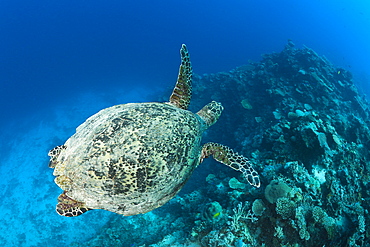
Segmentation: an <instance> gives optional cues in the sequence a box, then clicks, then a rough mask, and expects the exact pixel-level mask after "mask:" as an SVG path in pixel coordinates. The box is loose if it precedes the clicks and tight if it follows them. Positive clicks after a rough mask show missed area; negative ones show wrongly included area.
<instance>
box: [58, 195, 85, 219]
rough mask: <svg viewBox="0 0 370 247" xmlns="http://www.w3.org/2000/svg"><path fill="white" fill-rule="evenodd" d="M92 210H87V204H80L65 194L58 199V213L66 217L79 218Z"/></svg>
mask: <svg viewBox="0 0 370 247" xmlns="http://www.w3.org/2000/svg"><path fill="white" fill-rule="evenodd" d="M88 210H91V209H90V208H87V207H86V205H85V203H83V202H78V201H75V200H73V199H72V198H70V197H68V196H67V195H66V193H65V192H63V194H61V195H60V196H59V197H58V204H57V207H56V211H57V213H58V214H60V215H62V216H66V217H75V216H79V215H81V214H83V213H85V212H86V211H88Z"/></svg>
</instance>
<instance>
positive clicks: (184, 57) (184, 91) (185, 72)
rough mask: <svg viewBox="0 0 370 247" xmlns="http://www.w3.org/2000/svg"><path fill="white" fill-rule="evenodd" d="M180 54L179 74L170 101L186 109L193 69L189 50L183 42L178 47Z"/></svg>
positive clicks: (189, 96)
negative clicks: (179, 47)
mask: <svg viewBox="0 0 370 247" xmlns="http://www.w3.org/2000/svg"><path fill="white" fill-rule="evenodd" d="M180 54H181V65H180V70H179V75H178V77H177V82H176V86H175V88H174V89H173V92H172V94H171V97H170V103H171V104H174V105H175V106H177V107H178V108H181V109H184V110H186V109H188V106H189V103H190V98H191V83H192V75H193V69H192V67H191V63H190V56H189V52H188V50H187V49H186V45H185V44H183V45H182V47H181V49H180Z"/></svg>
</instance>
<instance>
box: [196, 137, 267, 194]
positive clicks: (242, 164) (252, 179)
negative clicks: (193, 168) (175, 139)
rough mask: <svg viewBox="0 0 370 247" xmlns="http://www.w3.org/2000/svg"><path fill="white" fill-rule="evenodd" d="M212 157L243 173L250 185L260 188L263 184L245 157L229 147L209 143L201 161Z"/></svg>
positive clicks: (204, 147)
mask: <svg viewBox="0 0 370 247" xmlns="http://www.w3.org/2000/svg"><path fill="white" fill-rule="evenodd" d="M211 155H212V156H213V158H214V159H215V160H217V161H218V162H221V163H222V164H225V165H227V166H229V167H231V168H233V169H234V170H237V171H240V172H242V173H243V175H244V177H245V178H246V179H247V181H248V183H249V184H250V185H252V186H255V187H257V188H258V187H260V185H261V182H260V179H259V176H258V173H257V172H256V170H254V168H253V166H252V164H251V163H250V161H249V160H248V159H247V158H245V157H244V156H242V155H240V154H238V153H236V152H234V151H233V150H232V149H231V148H229V147H227V146H224V145H221V144H218V143H212V142H209V143H206V144H204V146H203V149H202V155H201V161H202V160H203V159H204V158H208V157H209V156H211Z"/></svg>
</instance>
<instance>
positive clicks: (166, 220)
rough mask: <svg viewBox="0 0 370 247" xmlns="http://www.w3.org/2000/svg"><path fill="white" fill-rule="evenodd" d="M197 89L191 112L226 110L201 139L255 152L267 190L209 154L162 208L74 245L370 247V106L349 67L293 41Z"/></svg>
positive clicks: (119, 219) (205, 79) (199, 80)
mask: <svg viewBox="0 0 370 247" xmlns="http://www.w3.org/2000/svg"><path fill="white" fill-rule="evenodd" d="M193 94H195V96H194V97H193V99H194V100H193V102H192V105H191V108H193V109H194V110H197V109H198V108H200V107H201V106H202V105H204V104H206V103H207V102H209V101H210V100H217V101H220V102H222V104H223V106H224V107H225V111H224V113H223V116H222V117H221V118H220V121H219V123H217V124H216V125H215V126H213V128H212V130H210V131H208V132H207V133H206V135H205V138H204V139H205V140H204V141H208V140H213V141H221V140H222V142H223V143H225V144H227V145H229V146H232V147H235V148H236V150H238V151H240V153H242V154H243V155H245V156H247V157H250V160H251V162H253V163H254V164H255V166H256V168H257V170H258V171H259V173H260V174H261V187H260V188H252V187H251V186H245V184H247V182H246V181H245V179H244V178H243V177H242V176H240V174H238V173H237V172H234V171H230V170H229V169H227V168H224V167H222V165H219V164H216V163H213V162H211V161H206V162H204V164H202V165H200V168H198V169H197V170H202V173H201V174H200V172H199V173H197V170H196V172H195V175H194V178H191V180H190V181H189V185H188V186H187V187H186V188H185V191H183V192H181V193H180V194H179V195H178V196H177V197H176V198H174V199H173V200H171V201H170V202H169V203H168V204H166V205H165V206H163V207H162V208H159V209H157V210H155V211H153V212H151V213H149V214H146V215H141V216H135V217H123V216H119V215H117V216H114V217H113V220H112V221H111V222H110V223H109V224H108V225H107V226H106V227H105V228H104V229H102V232H101V234H100V235H98V236H96V238H94V239H91V240H90V241H88V242H86V243H75V244H74V245H75V246H238V247H239V246H369V244H368V242H369V235H370V230H369V229H370V228H369V227H367V225H368V224H370V223H369V222H370V217H369V216H368V210H369V203H368V201H369V189H370V183H369V181H370V174H369V169H370V152H369V150H370V142H369V140H370V130H369V128H368V124H369V103H368V102H367V100H366V99H365V97H364V96H362V95H360V94H359V93H358V91H357V89H356V87H355V85H354V82H353V80H352V76H351V73H350V72H349V71H346V70H345V69H342V68H337V67H335V66H334V65H332V64H331V63H330V62H329V61H328V60H327V59H326V58H325V57H323V56H319V55H317V54H316V53H315V52H314V51H313V50H312V49H309V48H307V47H304V48H302V49H297V48H295V47H294V44H293V43H292V42H290V41H289V42H288V44H287V45H286V47H285V48H284V50H283V51H282V52H280V53H273V54H266V55H263V59H262V60H261V61H260V62H251V63H250V64H248V65H245V66H241V67H238V68H236V69H234V70H232V71H230V72H221V73H217V74H204V75H195V76H194V92H193ZM252 106H253V107H252ZM230 136H231V137H232V138H230Z"/></svg>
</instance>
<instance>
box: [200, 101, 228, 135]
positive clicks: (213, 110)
mask: <svg viewBox="0 0 370 247" xmlns="http://www.w3.org/2000/svg"><path fill="white" fill-rule="evenodd" d="M223 109H224V107H223V106H222V105H221V103H219V102H216V101H212V102H211V103H208V104H207V105H205V106H204V107H203V108H202V109H201V110H200V111H198V112H197V115H198V116H199V117H200V118H201V119H202V120H203V121H204V123H205V125H206V129H207V128H209V127H210V126H211V125H213V124H214V123H216V122H217V120H218V118H219V117H220V116H221V112H222V111H223Z"/></svg>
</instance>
